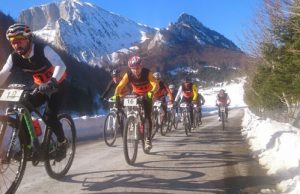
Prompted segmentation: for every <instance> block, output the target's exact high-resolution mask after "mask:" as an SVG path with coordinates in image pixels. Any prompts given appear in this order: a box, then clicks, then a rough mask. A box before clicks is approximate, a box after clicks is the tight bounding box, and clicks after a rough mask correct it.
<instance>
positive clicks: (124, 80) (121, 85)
mask: <svg viewBox="0 0 300 194" xmlns="http://www.w3.org/2000/svg"><path fill="white" fill-rule="evenodd" d="M128 81H129V79H128V75H127V73H125V75H124V76H123V78H122V80H121V81H120V83H119V84H118V86H117V87H116V90H115V96H120V94H121V92H122V90H123V89H124V88H125V87H126V85H127V84H128Z"/></svg>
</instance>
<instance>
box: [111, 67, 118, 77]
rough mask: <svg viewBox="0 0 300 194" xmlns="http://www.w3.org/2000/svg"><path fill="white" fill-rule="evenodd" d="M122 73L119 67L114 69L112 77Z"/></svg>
mask: <svg viewBox="0 0 300 194" xmlns="http://www.w3.org/2000/svg"><path fill="white" fill-rule="evenodd" d="M119 75H120V71H119V70H118V69H113V70H112V72H111V76H112V77H117V76H119Z"/></svg>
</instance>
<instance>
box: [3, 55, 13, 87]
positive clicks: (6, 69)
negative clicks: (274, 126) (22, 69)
mask: <svg viewBox="0 0 300 194" xmlns="http://www.w3.org/2000/svg"><path fill="white" fill-rule="evenodd" d="M12 67H13V61H12V56H11V55H9V57H8V58H7V60H6V63H5V65H4V66H3V68H2V70H1V71H0V86H2V85H3V84H4V82H5V81H6V80H7V78H8V76H9V75H10V74H11V72H10V71H11V69H12Z"/></svg>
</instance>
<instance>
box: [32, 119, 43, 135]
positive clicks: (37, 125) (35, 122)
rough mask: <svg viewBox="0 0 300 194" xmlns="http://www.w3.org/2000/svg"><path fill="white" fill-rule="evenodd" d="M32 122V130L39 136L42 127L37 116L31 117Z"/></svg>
mask: <svg viewBox="0 0 300 194" xmlns="http://www.w3.org/2000/svg"><path fill="white" fill-rule="evenodd" d="M32 123H33V127H34V131H35V134H36V136H37V137H38V136H41V135H42V128H41V125H40V122H39V120H38V119H37V118H34V117H32Z"/></svg>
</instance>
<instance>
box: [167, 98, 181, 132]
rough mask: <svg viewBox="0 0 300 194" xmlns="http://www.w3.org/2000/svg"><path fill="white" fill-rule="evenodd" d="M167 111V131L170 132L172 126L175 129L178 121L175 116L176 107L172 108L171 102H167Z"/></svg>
mask: <svg viewBox="0 0 300 194" xmlns="http://www.w3.org/2000/svg"><path fill="white" fill-rule="evenodd" d="M167 113H168V116H167V118H168V123H169V124H168V132H170V131H171V130H172V127H174V129H177V127H178V123H179V120H178V118H176V109H175V108H174V104H173V103H168V109H167Z"/></svg>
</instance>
